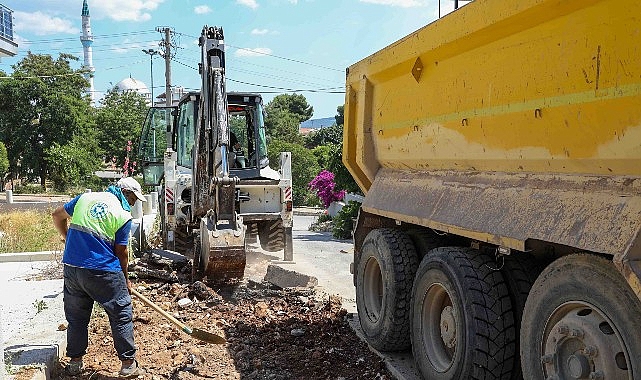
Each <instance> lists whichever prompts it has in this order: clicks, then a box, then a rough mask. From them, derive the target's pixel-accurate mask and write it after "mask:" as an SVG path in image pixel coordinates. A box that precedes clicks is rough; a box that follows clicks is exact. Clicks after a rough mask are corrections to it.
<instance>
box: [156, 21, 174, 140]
mask: <svg viewBox="0 0 641 380" xmlns="http://www.w3.org/2000/svg"><path fill="white" fill-rule="evenodd" d="M156 31H158V32H161V33H164V39H163V42H161V43H160V45H161V46H162V47H163V48H164V49H165V52H164V54H163V57H164V58H165V100H166V102H165V106H167V107H171V106H172V103H173V101H172V99H171V98H172V96H171V28H169V27H167V26H164V27H157V28H156ZM169 123H171V121H170V118H167V130H166V133H165V137H166V139H167V147H170V146H171V142H172V136H171V126H170V125H169Z"/></svg>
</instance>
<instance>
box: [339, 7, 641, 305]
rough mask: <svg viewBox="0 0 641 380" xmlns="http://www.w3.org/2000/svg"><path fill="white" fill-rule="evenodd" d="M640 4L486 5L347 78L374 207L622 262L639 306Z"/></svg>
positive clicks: (362, 179)
mask: <svg viewBox="0 0 641 380" xmlns="http://www.w3.org/2000/svg"><path fill="white" fill-rule="evenodd" d="M639 15H641V3H639V2H637V1H634V0H571V1H570V0H568V1H562V2H560V1H556V0H522V1H509V2H508V1H503V0H476V1H474V2H472V3H470V4H469V5H466V6H465V7H463V8H461V9H459V10H457V11H455V12H453V13H452V14H450V15H448V16H446V17H444V18H441V19H439V20H437V21H435V22H433V23H431V24H429V25H427V26H425V27H424V28H422V29H420V30H418V31H416V32H414V33H412V34H410V35H409V36H407V37H405V38H403V39H401V40H400V41H398V42H396V43H394V44H392V45H390V46H388V47H386V48H384V49H382V50H381V51H379V52H377V53H375V54H373V55H371V56H369V57H367V58H365V59H363V60H361V61H359V62H357V63H355V64H354V65H352V66H350V67H349V68H348V74H347V87H346V106H345V128H344V151H343V160H344V163H345V165H346V166H347V167H348V169H349V170H350V172H351V173H352V175H353V177H354V178H355V180H356V181H357V182H358V184H359V185H360V187H361V188H362V190H363V191H364V192H365V193H366V199H365V202H364V203H363V210H365V211H367V212H369V213H372V214H376V215H381V216H384V217H388V218H391V219H395V220H397V221H401V222H406V223H412V224H416V225H422V226H426V227H430V228H433V229H436V230H439V231H446V232H452V233H455V234H457V235H461V236H465V237H469V238H472V239H475V240H479V241H486V242H490V243H493V244H497V245H500V246H504V247H508V248H512V249H517V250H521V251H527V250H528V249H529V247H531V246H533V245H535V244H537V242H546V243H554V244H558V245H559V246H567V247H571V249H573V250H586V251H591V252H598V253H603V254H607V255H611V256H613V257H614V261H615V263H616V264H617V266H618V268H619V269H620V270H621V271H622V273H623V274H624V275H625V276H626V278H627V279H628V282H629V283H630V284H631V286H632V287H633V289H634V290H635V292H636V293H637V296H639V297H641V283H640V282H639V276H641V265H640V260H641V239H640V238H639V232H640V230H641V217H640V215H641V48H640V47H639V41H641V22H640V19H639Z"/></svg>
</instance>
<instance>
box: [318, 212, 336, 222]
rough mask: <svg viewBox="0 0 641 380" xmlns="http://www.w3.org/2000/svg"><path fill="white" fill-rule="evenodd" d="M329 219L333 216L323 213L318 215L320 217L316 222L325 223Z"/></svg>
mask: <svg viewBox="0 0 641 380" xmlns="http://www.w3.org/2000/svg"><path fill="white" fill-rule="evenodd" d="M328 220H332V216H331V215H329V214H327V213H322V214H320V215H319V216H318V219H316V222H315V223H323V222H327V221H328Z"/></svg>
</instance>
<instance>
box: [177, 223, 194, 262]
mask: <svg viewBox="0 0 641 380" xmlns="http://www.w3.org/2000/svg"><path fill="white" fill-rule="evenodd" d="M193 241H194V238H193V236H192V234H191V233H189V231H187V226H185V225H182V226H176V230H175V231H174V251H176V252H178V253H180V254H181V255H184V256H186V257H188V258H190V259H193V258H194V242H193Z"/></svg>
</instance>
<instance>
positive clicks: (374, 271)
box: [356, 228, 418, 351]
mask: <svg viewBox="0 0 641 380" xmlns="http://www.w3.org/2000/svg"><path fill="white" fill-rule="evenodd" d="M417 264H418V259H417V257H416V250H415V248H414V244H413V243H412V240H411V239H410V238H409V236H408V235H407V234H405V233H404V232H402V231H399V230H394V229H388V228H381V229H376V230H373V231H370V233H369V234H367V237H365V240H364V242H363V246H362V249H361V255H360V259H359V262H358V263H357V272H356V305H357V309H358V316H359V319H360V324H361V328H362V330H363V333H364V334H365V337H366V338H367V342H368V343H369V344H370V345H371V346H372V347H374V348H375V349H377V350H380V351H403V350H406V349H408V348H409V346H410V340H409V337H410V330H409V329H410V323H409V322H410V314H409V312H410V304H411V298H410V296H411V291H412V281H413V280H414V274H415V273H416V267H417Z"/></svg>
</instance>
